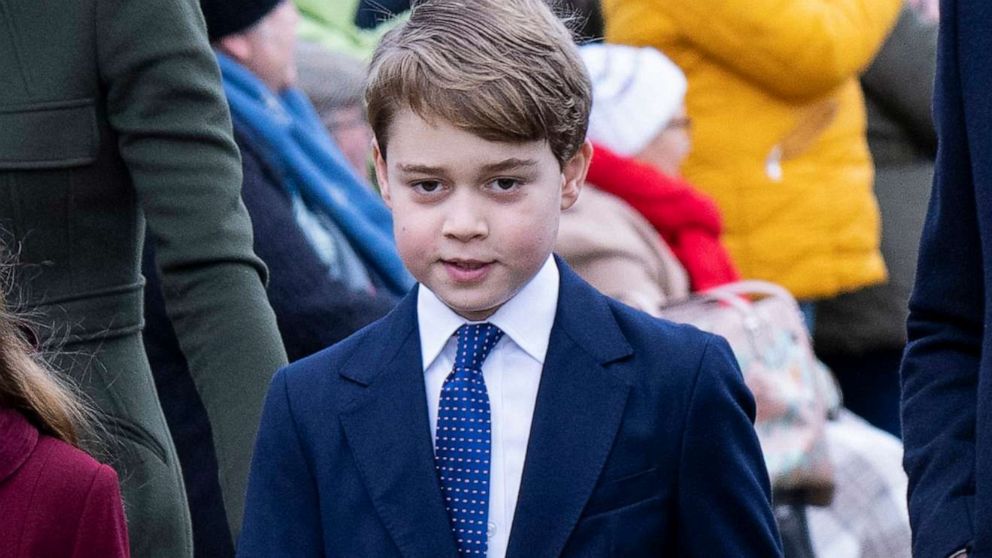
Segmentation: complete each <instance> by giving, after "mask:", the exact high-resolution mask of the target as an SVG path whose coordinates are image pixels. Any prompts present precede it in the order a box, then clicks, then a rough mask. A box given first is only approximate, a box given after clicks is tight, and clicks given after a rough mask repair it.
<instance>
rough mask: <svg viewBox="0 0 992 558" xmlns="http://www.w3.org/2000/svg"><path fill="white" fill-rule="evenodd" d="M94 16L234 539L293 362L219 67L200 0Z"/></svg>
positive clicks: (111, 110)
mask: <svg viewBox="0 0 992 558" xmlns="http://www.w3.org/2000/svg"><path fill="white" fill-rule="evenodd" d="M95 17H96V28H97V42H98V44H97V56H98V63H99V68H100V79H101V82H102V84H103V87H104V88H105V90H106V92H107V107H108V108H107V110H108V115H107V117H108V119H109V121H110V123H111V126H112V127H113V128H114V130H115V131H116V132H117V134H118V144H119V149H120V153H121V155H122V157H123V159H124V161H125V164H126V165H127V168H128V171H129V172H130V174H131V178H132V181H133V183H134V187H135V190H136V191H137V195H138V199H139V202H140V205H141V207H142V208H143V210H144V213H145V217H146V219H147V224H148V232H149V234H151V235H152V237H153V240H154V242H155V247H156V254H157V256H158V264H159V267H160V270H161V276H162V284H163V291H164V294H165V301H166V307H167V310H168V314H169V317H170V319H171V320H172V322H173V325H174V326H175V330H176V333H177V335H178V337H179V342H180V345H181V346H182V350H183V353H184V354H185V356H186V359H187V361H188V363H189V367H190V370H191V371H192V374H193V379H194V381H195V382H196V386H197V388H198V390H199V393H200V397H201V399H202V400H203V403H204V406H205V407H206V410H207V413H208V415H209V418H210V421H211V425H212V428H213V434H214V442H215V445H216V449H217V458H218V463H219V466H220V483H221V488H222V491H223V494H224V500H225V507H226V508H227V512H228V519H229V521H230V523H231V528H232V534H234V536H235V538H236V537H237V535H238V530H239V526H240V523H241V515H242V511H243V507H244V490H245V485H246V479H247V473H248V466H249V461H250V453H251V448H252V445H253V442H254V438H255V432H256V429H257V425H258V421H259V416H260V413H261V406H262V401H263V399H264V396H265V392H266V388H267V386H268V383H269V380H270V378H271V375H272V374H273V373H274V372H275V370H276V369H277V368H278V367H280V366H281V365H282V364H284V363H285V362H286V355H285V351H284V350H283V346H282V342H281V340H280V338H279V333H278V330H277V328H276V322H275V316H274V315H273V313H272V309H271V308H270V306H269V304H268V301H267V300H266V296H265V289H264V281H265V279H266V270H265V267H264V265H263V264H262V262H261V261H260V260H259V259H258V258H257V257H256V256H255V255H254V253H253V252H252V233H251V222H250V220H249V217H248V213H247V211H246V210H245V207H244V204H243V203H242V201H241V165H240V158H239V155H238V150H237V147H236V145H235V143H234V140H233V138H232V134H231V121H230V113H229V110H228V107H227V104H226V101H225V98H224V95H223V91H222V88H221V85H220V75H219V71H218V68H217V64H216V60H215V59H214V56H213V53H212V51H211V50H210V45H209V43H208V40H207V35H206V31H205V28H204V24H203V18H202V15H201V13H200V10H199V6H198V4H197V3H196V1H195V0H141V1H137V0H99V1H98V3H97V9H96V13H95Z"/></svg>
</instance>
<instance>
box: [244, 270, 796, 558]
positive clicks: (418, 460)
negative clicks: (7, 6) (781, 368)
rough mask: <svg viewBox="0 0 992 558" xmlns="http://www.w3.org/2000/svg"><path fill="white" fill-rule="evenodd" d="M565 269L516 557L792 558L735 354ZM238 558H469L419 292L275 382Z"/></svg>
mask: <svg viewBox="0 0 992 558" xmlns="http://www.w3.org/2000/svg"><path fill="white" fill-rule="evenodd" d="M558 265H559V268H560V269H561V288H560V294H559V301H558V312H557V315H556V318H555V323H554V327H553V328H552V332H551V339H550V345H549V347H548V354H547V358H546V360H545V365H544V370H543V373H542V376H541V384H540V388H539V390H538V396H537V406H536V409H535V411H534V417H533V422H532V426H531V436H530V442H529V446H528V448H527V458H526V462H525V465H524V471H523V480H522V482H521V486H520V493H519V497H518V500H517V508H516V514H515V516H514V521H513V525H512V528H511V531H510V541H509V550H508V556H509V557H511V558H513V557H515V558H525V557H526V558H542V557H552V556H595V557H607V556H623V557H636V556H707V557H711V556H734V557H755V558H770V557H775V556H780V555H781V548H780V542H779V538H778V533H777V530H776V526H775V521H774V518H773V516H772V512H771V506H770V504H769V499H770V489H769V482H768V476H767V472H766V470H765V466H764V462H763V459H762V455H761V450H760V448H759V446H758V441H757V438H756V436H755V433H754V430H753V428H752V421H753V417H754V402H753V400H752V398H751V395H750V393H749V391H748V390H747V387H746V386H745V385H744V382H743V379H742V377H741V373H740V371H739V369H738V368H737V365H736V363H735V361H734V358H733V356H732V354H731V352H730V349H729V347H728V346H727V343H726V342H725V341H724V340H723V339H722V338H719V337H716V336H713V335H710V334H707V333H702V332H700V331H698V330H696V329H693V328H691V327H688V326H677V325H674V324H671V323H668V322H664V321H661V320H657V319H654V318H651V317H649V316H647V315H645V314H642V313H640V312H637V311H634V310H632V309H630V308H628V307H626V306H623V305H621V304H620V303H618V302H615V301H613V300H610V299H608V298H606V297H604V296H603V295H601V294H599V293H597V292H596V291H595V290H593V289H592V287H590V286H589V285H587V284H586V283H585V282H583V281H582V280H581V279H579V278H578V276H577V275H575V273H574V272H572V271H571V270H569V269H568V268H567V266H565V264H564V263H562V262H561V261H560V260H559V264H558ZM238 555H239V556H242V557H245V558H248V557H265V558H272V557H283V556H285V557H289V556H292V557H317V556H326V557H333V556H349V557H351V556H363V557H364V556H369V557H371V556H374V557H376V558H385V557H393V556H397V557H398V556H405V557H408V558H414V557H422V558H444V557H456V556H457V551H456V549H455V544H454V539H453V537H452V535H451V530H450V528H449V526H448V518H447V515H446V512H445V509H444V506H443V505H442V501H441V491H440V488H439V485H438V481H437V477H436V475H435V471H434V462H433V449H432V447H431V436H430V426H429V423H428V415H427V397H426V389H425V386H424V374H423V368H422V363H421V355H420V341H419V334H418V327H417V314H416V289H414V290H413V292H412V293H411V294H409V295H408V296H407V297H406V298H405V299H403V301H402V302H401V303H400V305H399V306H398V307H397V308H396V309H395V310H394V311H393V312H392V313H391V314H389V315H388V316H386V317H385V318H383V319H382V320H379V321H378V322H376V323H374V324H372V325H371V326H369V327H367V328H366V329H364V330H362V331H360V332H358V333H357V334H355V335H353V336H352V337H350V338H348V339H347V340H345V341H343V342H341V343H339V344H337V345H335V346H333V347H331V348H330V349H327V350H325V351H323V352H321V353H318V354H316V355H314V356H312V357H309V358H307V359H304V360H301V361H299V362H297V363H295V364H292V365H290V366H289V367H287V368H284V369H283V370H281V371H280V372H279V373H278V374H276V376H275V378H274V379H273V382H272V386H271V389H270V391H269V395H268V399H267V401H266V404H265V412H264V416H263V419H262V425H261V429H260V431H259V435H258V442H257V445H256V447H255V456H254V461H253V463H252V471H251V477H250V481H249V489H248V503H247V511H246V514H245V522H244V527H243V529H242V536H241V540H240V544H239V548H238Z"/></svg>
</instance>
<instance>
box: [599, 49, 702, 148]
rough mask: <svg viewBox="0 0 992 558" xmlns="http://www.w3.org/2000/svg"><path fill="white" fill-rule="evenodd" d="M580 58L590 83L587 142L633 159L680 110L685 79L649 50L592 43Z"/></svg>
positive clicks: (672, 64) (663, 56) (656, 52)
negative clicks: (589, 141)
mask: <svg viewBox="0 0 992 558" xmlns="http://www.w3.org/2000/svg"><path fill="white" fill-rule="evenodd" d="M579 53H580V54H581V55H582V60H583V61H584V62H585V64H586V68H587V69H588V70H589V77H590V78H591V79H592V113H591V114H590V115H589V133H588V137H589V139H590V140H592V141H593V142H594V143H598V144H600V145H602V146H604V147H606V148H607V149H610V150H612V151H614V152H616V153H618V154H620V155H624V156H628V157H631V156H634V155H636V154H637V153H639V152H640V151H641V150H642V149H644V148H645V147H647V145H648V144H649V143H650V142H651V140H653V139H654V138H655V136H657V135H658V133H659V132H661V131H662V130H663V129H664V128H665V125H667V124H668V122H669V121H670V120H671V119H672V117H673V116H674V115H675V113H676V112H677V111H678V110H679V107H681V106H682V103H683V101H684V100H685V91H686V87H687V83H686V79H685V74H683V73H682V70H680V69H679V67H678V66H676V65H675V64H674V63H673V62H672V61H671V60H669V59H668V58H666V57H665V55H664V54H662V53H660V52H658V51H657V50H655V49H653V48H649V47H642V48H639V47H631V46H625V45H612V44H591V45H585V46H583V47H581V48H580V49H579Z"/></svg>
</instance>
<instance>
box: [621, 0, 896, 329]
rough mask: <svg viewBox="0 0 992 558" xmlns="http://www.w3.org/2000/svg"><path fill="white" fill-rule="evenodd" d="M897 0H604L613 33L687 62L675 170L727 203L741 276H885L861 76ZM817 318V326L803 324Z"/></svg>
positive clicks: (860, 283) (809, 297) (799, 288)
mask: <svg viewBox="0 0 992 558" xmlns="http://www.w3.org/2000/svg"><path fill="white" fill-rule="evenodd" d="M900 6H901V1H900V0H834V1H824V0H791V1H787V2H781V1H778V0H774V1H772V0H758V1H754V2H715V1H712V0H669V1H664V2H662V1H660V0H604V2H603V13H604V17H605V20H606V38H607V40H608V41H610V42H616V43H623V44H632V45H644V46H653V47H655V48H658V49H659V50H661V51H662V52H664V53H665V54H666V55H668V56H669V57H670V58H671V59H672V60H673V61H674V62H675V63H676V64H678V65H679V67H681V68H682V70H683V71H684V72H685V73H686V76H687V78H688V82H689V89H688V94H687V97H686V103H687V107H688V115H689V117H690V118H691V119H692V124H693V151H692V153H691V154H690V155H689V157H688V158H687V159H686V161H685V164H684V165H683V167H682V171H683V173H684V175H685V176H686V178H687V179H688V180H689V181H690V182H692V183H693V184H695V185H697V186H699V187H700V188H701V189H702V190H703V191H704V192H706V193H708V194H710V195H712V196H713V197H714V198H715V200H716V202H717V204H718V205H719V206H720V209H721V210H722V212H723V217H724V222H725V224H726V234H725V236H724V238H725V242H726V243H727V247H728V248H729V250H730V253H731V255H732V256H733V258H734V262H735V263H736V264H737V265H738V266H739V267H740V270H741V273H742V275H743V276H744V277H745V278H751V279H764V280H767V281H771V282H774V283H778V284H781V285H783V286H785V287H786V288H788V289H789V290H790V291H792V293H793V294H794V295H795V296H796V298H797V299H800V301H805V304H804V305H803V309H804V313H805V314H806V317H807V322H808V323H809V324H810V325H811V326H812V323H813V318H814V316H815V305H814V304H813V302H814V301H817V300H821V299H825V298H830V297H833V296H836V295H837V294H840V293H842V292H848V291H854V290H857V289H860V288H864V287H866V286H869V285H873V284H877V283H880V282H882V281H884V280H885V278H886V270H885V264H884V262H883V260H882V256H881V253H880V251H879V235H880V231H879V215H878V207H877V204H876V202H875V199H874V196H873V194H872V191H871V184H872V164H871V158H870V156H869V153H868V147H867V144H866V140H865V114H864V111H865V109H864V101H863V97H862V94H861V89H860V87H859V84H858V81H857V76H858V74H859V72H860V71H861V70H862V69H863V68H864V67H865V66H867V65H868V63H869V62H870V61H871V59H872V57H873V56H874V54H875V52H876V51H877V50H878V48H879V47H880V45H881V43H882V41H883V39H884V38H885V36H886V35H887V33H888V31H889V29H890V28H891V26H892V24H893V23H894V22H895V18H896V15H897V14H898V10H899V8H900ZM811 329H812V327H811Z"/></svg>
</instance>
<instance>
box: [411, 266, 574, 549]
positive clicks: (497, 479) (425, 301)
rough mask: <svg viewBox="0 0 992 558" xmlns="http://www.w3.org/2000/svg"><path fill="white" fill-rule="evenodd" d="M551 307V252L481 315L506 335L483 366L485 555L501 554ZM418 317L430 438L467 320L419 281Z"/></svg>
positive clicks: (554, 288) (554, 294)
mask: <svg viewBox="0 0 992 558" xmlns="http://www.w3.org/2000/svg"><path fill="white" fill-rule="evenodd" d="M557 309H558V266H557V265H556V264H555V261H554V258H553V257H549V258H548V261H547V262H545V263H544V266H543V267H541V269H540V271H538V272H537V274H536V275H535V276H534V278H533V279H531V280H530V282H528V283H527V284H526V285H525V286H524V287H523V288H522V289H520V292H518V293H517V294H516V296H514V297H513V298H511V299H510V300H508V301H506V303H505V304H503V306H501V307H500V308H499V310H497V311H496V313H494V314H493V315H492V316H490V317H489V319H488V320H486V321H487V322H489V323H491V324H493V325H495V326H496V327H498V328H500V329H501V330H503V333H504V334H505V335H503V338H502V339H500V341H499V343H497V344H496V346H495V347H494V348H493V350H492V352H491V353H490V354H489V357H488V358H486V360H485V362H484V363H483V364H482V376H483V378H484V379H485V381H486V390H487V391H488V392H489V407H490V411H491V413H492V414H491V417H492V448H491V451H492V459H491V461H490V463H491V465H490V471H489V529H488V535H489V536H488V539H489V551H488V556H489V558H504V557H505V556H506V547H507V543H508V542H509V540H510V527H511V526H512V525H513V513H514V511H515V510H516V507H517V493H518V492H519V491H520V479H521V477H522V475H523V470H524V459H525V458H526V456H527V440H528V439H529V438H530V424H531V419H533V417H534V405H535V403H536V402H537V388H538V386H539V385H540V383H541V370H542V369H543V368H544V357H545V355H546V354H547V352H548V341H549V339H550V337H551V326H552V325H553V324H554V320H555V312H556V311H557ZM417 320H418V322H419V326H420V351H421V354H422V355H423V358H424V363H423V364H424V379H425V381H426V384H427V412H428V415H429V417H430V424H431V440H432V441H435V442H436V440H435V438H436V436H437V433H436V430H437V408H438V401H439V400H440V398H441V387H442V386H443V385H444V380H445V379H446V378H447V377H448V374H449V373H450V372H451V369H452V368H453V367H454V364H455V351H456V350H457V337H455V336H454V334H455V332H456V331H457V330H458V328H459V327H461V326H462V325H463V324H466V323H471V322H469V321H467V320H466V319H465V318H463V317H461V316H459V315H458V314H456V313H455V312H454V311H453V310H451V308H449V307H448V306H447V305H445V304H444V303H443V302H441V300H440V299H438V297H437V295H435V294H434V293H433V292H431V291H430V289H428V288H426V287H425V286H424V285H420V289H419V290H418V294H417Z"/></svg>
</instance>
